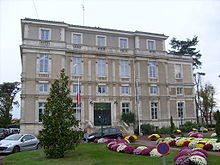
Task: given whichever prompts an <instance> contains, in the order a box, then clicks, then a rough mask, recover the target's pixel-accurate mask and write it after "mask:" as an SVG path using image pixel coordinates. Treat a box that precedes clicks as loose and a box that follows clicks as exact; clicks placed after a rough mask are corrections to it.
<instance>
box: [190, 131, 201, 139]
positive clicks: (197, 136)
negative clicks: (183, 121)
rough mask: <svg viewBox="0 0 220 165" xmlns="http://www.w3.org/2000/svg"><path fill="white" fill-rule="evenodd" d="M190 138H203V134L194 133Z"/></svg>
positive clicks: (191, 133)
mask: <svg viewBox="0 0 220 165" xmlns="http://www.w3.org/2000/svg"><path fill="white" fill-rule="evenodd" d="M188 136H189V137H195V138H200V137H203V135H202V134H201V133H193V132H190V133H188Z"/></svg>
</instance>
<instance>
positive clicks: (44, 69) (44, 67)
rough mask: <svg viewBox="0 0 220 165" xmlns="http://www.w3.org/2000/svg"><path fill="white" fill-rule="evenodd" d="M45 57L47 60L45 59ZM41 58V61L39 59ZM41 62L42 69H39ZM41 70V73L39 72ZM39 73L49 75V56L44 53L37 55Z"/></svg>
mask: <svg viewBox="0 0 220 165" xmlns="http://www.w3.org/2000/svg"><path fill="white" fill-rule="evenodd" d="M41 56H44V58H42V57H41ZM46 57H47V59H46ZM41 58H42V59H41ZM46 60H47V66H45V65H46ZM42 62H43V64H42V65H43V68H41V63H42ZM41 69H42V71H41ZM39 73H42V74H48V73H49V55H48V54H46V53H41V54H40V55H39Z"/></svg>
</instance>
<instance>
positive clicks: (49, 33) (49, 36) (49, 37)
mask: <svg viewBox="0 0 220 165" xmlns="http://www.w3.org/2000/svg"><path fill="white" fill-rule="evenodd" d="M42 30H46V31H49V32H48V39H42V38H41V31H42ZM39 40H41V41H49V40H51V29H49V28H39Z"/></svg>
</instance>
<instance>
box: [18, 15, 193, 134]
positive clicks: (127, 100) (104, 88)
mask: <svg viewBox="0 0 220 165" xmlns="http://www.w3.org/2000/svg"><path fill="white" fill-rule="evenodd" d="M21 29H22V45H21V46H20V49H21V60H22V74H21V81H22V92H21V132H28V133H33V134H38V131H39V129H41V127H42V114H43V112H44V104H45V102H46V98H47V96H48V94H49V89H50V86H51V83H52V82H53V81H54V80H55V79H56V78H57V75H59V73H60V70H61V69H62V68H65V71H66V74H67V75H68V76H69V77H70V82H71V85H70V89H71V97H72V98H73V101H74V102H76V93H77V90H78V85H77V82H78V80H79V82H80V91H81V107H77V105H76V104H75V105H76V106H75V108H74V110H73V111H74V114H75V116H76V118H77V119H78V120H80V127H81V128H87V127H92V128H94V127H96V126H100V124H102V125H108V126H112V127H117V126H122V125H123V124H122V122H121V121H120V119H121V114H122V113H123V112H124V113H127V112H134V113H135V115H136V118H137V121H138V122H139V123H140V124H143V123H150V124H153V125H155V126H157V127H162V126H168V125H169V122H170V117H171V116H172V117H173V119H174V123H175V124H176V126H178V125H180V124H181V122H185V121H187V120H189V121H195V119H196V117H195V106H194V84H193V73H192V58H190V57H188V56H176V55H172V54H168V53H167V52H166V50H165V40H166V39H167V38H168V37H167V36H165V35H164V34H155V33H148V32H141V31H135V32H131V31H124V30H114V29H105V28H99V27H88V26H77V25H71V24H67V23H64V22H56V21H47V20H37V19H29V18H25V19H22V20H21Z"/></svg>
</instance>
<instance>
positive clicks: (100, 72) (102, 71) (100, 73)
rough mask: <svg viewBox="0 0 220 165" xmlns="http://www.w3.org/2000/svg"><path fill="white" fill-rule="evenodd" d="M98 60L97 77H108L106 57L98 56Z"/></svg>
mask: <svg viewBox="0 0 220 165" xmlns="http://www.w3.org/2000/svg"><path fill="white" fill-rule="evenodd" d="M96 61H97V67H96V68H97V69H96V71H97V72H96V75H97V77H107V65H106V59H103V58H98V59H97V60H96ZM103 67H104V68H103Z"/></svg>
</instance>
